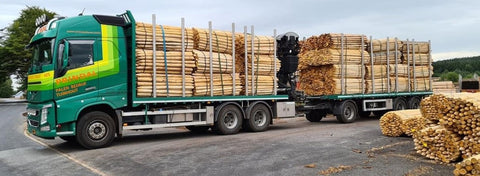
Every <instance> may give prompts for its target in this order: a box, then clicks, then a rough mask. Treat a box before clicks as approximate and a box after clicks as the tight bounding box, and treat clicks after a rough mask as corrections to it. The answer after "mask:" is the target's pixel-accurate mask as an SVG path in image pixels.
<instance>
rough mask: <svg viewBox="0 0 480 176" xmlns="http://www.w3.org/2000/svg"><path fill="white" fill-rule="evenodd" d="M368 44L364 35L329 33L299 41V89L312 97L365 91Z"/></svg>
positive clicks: (368, 56)
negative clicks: (365, 63) (365, 62)
mask: <svg viewBox="0 0 480 176" xmlns="http://www.w3.org/2000/svg"><path fill="white" fill-rule="evenodd" d="M342 36H343V39H342ZM362 38H363V39H362ZM362 41H363V43H362ZM367 43H368V41H367V38H366V37H365V36H363V35H355V34H343V35H342V34H332V33H328V34H322V35H320V36H312V37H310V38H308V39H307V40H305V41H303V42H301V51H300V54H299V58H300V60H299V70H300V89H301V90H303V91H304V92H305V94H307V95H311V96H320V95H332V94H342V93H344V94H358V93H364V89H365V83H364V82H365V80H364V75H365V65H362V58H363V59H364V60H363V61H365V60H366V58H370V55H369V54H368V52H367V51H366V44H367ZM342 48H343V50H342ZM363 63H364V62H363ZM342 75H343V76H342ZM342 77H343V80H342ZM342 90H343V92H342Z"/></svg>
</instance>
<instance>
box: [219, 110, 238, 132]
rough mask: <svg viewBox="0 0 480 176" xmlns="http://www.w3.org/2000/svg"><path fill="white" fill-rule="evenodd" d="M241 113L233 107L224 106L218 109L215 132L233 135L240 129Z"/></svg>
mask: <svg viewBox="0 0 480 176" xmlns="http://www.w3.org/2000/svg"><path fill="white" fill-rule="evenodd" d="M242 122H243V118H242V111H241V110H240V109H238V107H237V106H235V105H226V106H224V107H222V109H220V112H219V113H218V117H217V122H215V131H217V132H218V133H219V134H235V133H238V131H240V128H241V127H242Z"/></svg>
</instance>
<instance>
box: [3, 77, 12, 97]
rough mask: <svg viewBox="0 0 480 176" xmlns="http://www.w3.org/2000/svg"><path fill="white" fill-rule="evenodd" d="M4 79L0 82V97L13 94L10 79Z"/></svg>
mask: <svg viewBox="0 0 480 176" xmlns="http://www.w3.org/2000/svg"><path fill="white" fill-rule="evenodd" d="M4 79H5V81H4V82H1V83H0V98H10V97H12V95H13V94H14V92H13V89H12V80H11V79H9V78H4Z"/></svg>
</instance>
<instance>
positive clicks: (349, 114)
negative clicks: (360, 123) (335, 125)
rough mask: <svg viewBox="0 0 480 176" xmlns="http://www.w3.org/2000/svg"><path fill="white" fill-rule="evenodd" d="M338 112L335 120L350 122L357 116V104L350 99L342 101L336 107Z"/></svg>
mask: <svg viewBox="0 0 480 176" xmlns="http://www.w3.org/2000/svg"><path fill="white" fill-rule="evenodd" d="M338 108H340V114H336V116H337V120H338V121H339V122H342V123H351V122H353V121H355V119H357V117H358V111H357V105H355V103H353V102H351V101H345V102H342V103H341V105H340V106H339V107H338Z"/></svg>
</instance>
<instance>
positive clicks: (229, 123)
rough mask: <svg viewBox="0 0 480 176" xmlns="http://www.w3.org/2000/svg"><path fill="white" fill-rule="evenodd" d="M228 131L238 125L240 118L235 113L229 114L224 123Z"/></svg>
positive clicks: (226, 115)
mask: <svg viewBox="0 0 480 176" xmlns="http://www.w3.org/2000/svg"><path fill="white" fill-rule="evenodd" d="M223 123H224V124H225V126H226V127H227V128H228V129H234V128H235V127H236V126H237V124H238V116H237V114H235V113H234V112H227V113H226V114H225V120H224V122H223Z"/></svg>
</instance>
